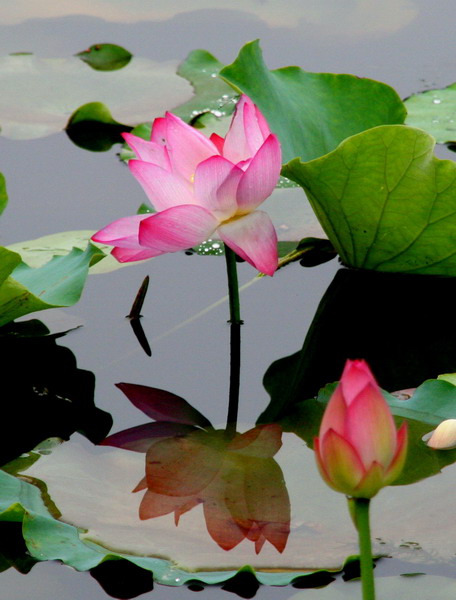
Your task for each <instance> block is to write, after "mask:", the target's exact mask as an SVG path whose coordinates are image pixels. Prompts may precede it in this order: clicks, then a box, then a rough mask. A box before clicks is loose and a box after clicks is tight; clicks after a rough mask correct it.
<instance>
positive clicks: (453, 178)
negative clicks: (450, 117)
mask: <svg viewBox="0 0 456 600" xmlns="http://www.w3.org/2000/svg"><path fill="white" fill-rule="evenodd" d="M434 144H435V142H434V139H433V138H432V137H431V136H430V135H429V134H427V133H425V132H424V131H421V130H419V129H413V128H411V127H406V126H401V125H390V126H386V125H385V126H381V127H376V128H374V129H371V130H369V131H365V132H363V133H360V134H358V135H356V136H353V137H351V138H349V139H347V140H345V141H344V142H342V144H341V145H340V146H339V147H338V148H337V149H336V150H334V151H333V152H331V153H330V154H328V155H326V156H323V157H321V158H319V159H316V160H314V161H311V162H308V163H303V162H301V161H300V160H299V159H295V160H293V161H291V162H290V163H288V164H287V165H285V167H284V174H285V175H286V176H287V177H290V178H292V179H293V180H294V181H296V182H297V183H299V184H300V185H301V186H302V187H303V188H304V190H305V191H306V193H307V196H308V198H309V201H310V203H311V204H312V207H313V209H314V211H315V213H316V215H317V217H318V219H319V221H320V223H321V224H322V226H323V229H324V230H325V232H326V234H327V236H328V237H329V239H330V241H331V242H332V243H333V245H334V247H335V248H336V250H337V252H338V253H339V254H340V257H341V259H342V261H343V262H344V263H345V264H347V265H349V266H352V267H358V268H362V269H373V270H378V271H389V272H402V273H420V274H428V275H430V274H434V275H450V276H453V275H456V166H455V164H454V163H453V162H452V161H448V160H439V159H438V158H436V157H435V156H434V155H433V148H434Z"/></svg>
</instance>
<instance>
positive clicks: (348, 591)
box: [289, 573, 456, 600]
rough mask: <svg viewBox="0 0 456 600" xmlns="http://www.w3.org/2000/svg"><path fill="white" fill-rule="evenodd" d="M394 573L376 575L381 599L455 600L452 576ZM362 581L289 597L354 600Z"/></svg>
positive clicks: (303, 599) (300, 599)
mask: <svg viewBox="0 0 456 600" xmlns="http://www.w3.org/2000/svg"><path fill="white" fill-rule="evenodd" d="M412 575H414V574H410V575H409V576H408V577H407V576H403V575H402V576H401V575H395V576H388V577H377V578H376V579H375V588H376V592H377V594H378V597H379V598H385V599H386V598H390V599H393V598H394V600H410V598H413V600H428V599H429V598H432V600H452V599H453V598H454V597H455V594H456V581H455V580H454V579H452V578H451V577H443V576H438V575H424V574H423V573H417V574H415V576H412ZM361 595H362V590H361V581H359V580H358V581H348V582H343V581H336V582H335V583H332V584H331V585H330V586H328V587H327V588H325V589H324V590H305V591H304V592H298V593H297V594H294V595H293V596H291V597H290V598H289V600H353V599H354V598H361V597H362V596H361Z"/></svg>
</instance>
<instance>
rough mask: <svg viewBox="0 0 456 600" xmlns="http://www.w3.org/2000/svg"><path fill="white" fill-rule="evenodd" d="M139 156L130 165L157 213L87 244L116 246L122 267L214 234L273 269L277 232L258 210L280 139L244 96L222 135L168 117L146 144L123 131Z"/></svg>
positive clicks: (275, 172) (276, 166) (274, 172)
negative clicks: (211, 133)
mask: <svg viewBox="0 0 456 600" xmlns="http://www.w3.org/2000/svg"><path fill="white" fill-rule="evenodd" d="M124 138H125V140H126V141H127V143H128V144H129V145H130V146H131V148H132V149H133V150H134V152H135V153H136V156H137V157H138V160H131V161H130V162H129V167H130V170H131V172H132V173H133V175H134V176H135V177H136V178H137V179H138V181H139V182H140V184H141V185H142V187H143V188H144V191H145V192H146V194H147V196H148V197H149V200H150V201H151V203H152V204H153V206H154V207H155V208H156V210H157V211H158V212H157V213H156V214H153V215H150V214H142V215H134V216H131V217H124V218H122V219H119V220H118V221H115V222H114V223H111V225H108V226H107V227H105V228H104V229H102V230H101V231H99V232H98V233H96V234H95V235H94V236H93V237H92V239H93V240H95V241H96V242H102V243H105V244H110V245H113V246H115V248H114V250H113V251H112V254H113V255H114V256H115V258H117V260H119V261H120V262H127V261H135V260H141V259H145V258H151V257H153V256H159V255H160V254H164V253H166V252H176V251H178V250H186V249H187V248H191V247H193V246H197V245H198V244H201V243H202V242H204V241H205V240H206V239H208V238H209V237H211V236H213V235H214V234H215V235H217V237H219V238H220V239H221V240H223V242H225V244H227V246H229V247H230V248H231V249H232V250H234V252H236V254H238V255H239V256H240V257H241V258H243V259H244V260H246V261H247V262H249V263H250V264H251V265H253V266H254V267H255V268H257V269H258V270H259V271H261V272H262V273H265V274H267V275H273V273H274V271H275V270H276V269H277V262H278V257H277V235H276V232H275V229H274V226H273V224H272V222H271V219H270V217H269V215H268V214H267V213H265V212H263V211H259V210H257V208H258V206H259V205H260V204H261V203H262V202H263V201H264V200H266V198H267V197H268V196H270V194H271V193H272V191H273V190H274V187H275V186H276V184H277V181H278V178H279V175H280V169H281V162H282V158H281V150H280V144H279V141H278V139H277V136H276V135H274V134H272V133H271V132H270V130H269V127H268V125H267V123H266V121H265V119H264V117H263V115H262V114H261V113H260V111H259V110H258V108H257V107H256V106H255V105H254V104H253V102H252V101H251V100H250V99H249V98H247V96H242V97H241V99H240V100H239V103H238V105H237V108H236V112H235V115H234V118H233V120H232V122H231V127H230V129H229V131H228V134H227V135H226V137H225V138H222V137H220V136H218V135H217V134H213V135H212V136H211V137H210V139H208V138H206V137H205V136H204V135H202V134H201V133H200V132H198V131H197V130H196V129H194V128H193V127H190V126H189V125H187V124H186V123H184V122H183V121H182V120H181V119H179V117H176V116H175V115H173V114H171V113H167V114H166V116H165V117H164V118H159V119H156V120H155V121H154V124H153V127H152V136H151V140H150V141H149V142H148V141H145V140H143V139H142V138H139V137H136V136H135V135H132V134H129V133H125V134H124Z"/></svg>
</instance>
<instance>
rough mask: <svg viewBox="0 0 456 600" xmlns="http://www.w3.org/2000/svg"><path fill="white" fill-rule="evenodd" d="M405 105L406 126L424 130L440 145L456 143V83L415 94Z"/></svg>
mask: <svg viewBox="0 0 456 600" xmlns="http://www.w3.org/2000/svg"><path fill="white" fill-rule="evenodd" d="M404 104H405V107H406V108H407V113H408V114H407V118H406V119H405V124H406V125H410V126H411V127H418V128H419V129H424V131H427V133H430V134H431V135H432V136H434V137H435V139H436V141H437V143H439V144H446V143H449V142H456V83H452V84H451V85H449V86H448V87H446V88H442V89H440V90H427V91H425V92H420V93H419V94H413V96H410V97H409V98H407V99H406V100H405V101H404Z"/></svg>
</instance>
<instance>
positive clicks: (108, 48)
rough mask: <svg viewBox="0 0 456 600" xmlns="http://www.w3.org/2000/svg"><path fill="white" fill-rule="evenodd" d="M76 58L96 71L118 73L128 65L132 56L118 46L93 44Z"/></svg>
mask: <svg viewBox="0 0 456 600" xmlns="http://www.w3.org/2000/svg"><path fill="white" fill-rule="evenodd" d="M75 56H77V57H78V58H80V59H81V60H82V61H84V62H85V63H87V64H88V65H89V66H90V67H92V69H95V70H96V71H117V70H118V69H121V68H122V67H125V65H128V63H129V62H130V60H131V59H132V54H131V53H130V52H128V50H125V48H122V46H117V45H116V44H93V45H92V46H90V48H87V50H83V51H82V52H78V53H77V54H76V55H75Z"/></svg>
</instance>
